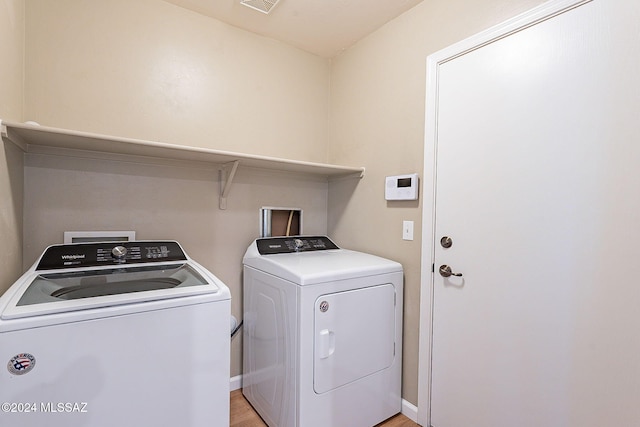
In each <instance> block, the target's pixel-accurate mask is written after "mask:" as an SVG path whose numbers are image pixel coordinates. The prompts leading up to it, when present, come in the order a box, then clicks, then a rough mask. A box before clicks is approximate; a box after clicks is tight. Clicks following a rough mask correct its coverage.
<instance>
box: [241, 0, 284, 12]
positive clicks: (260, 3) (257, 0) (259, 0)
mask: <svg viewBox="0 0 640 427" xmlns="http://www.w3.org/2000/svg"><path fill="white" fill-rule="evenodd" d="M279 1H280V0H241V1H240V4H243V5H245V6H247V7H250V8H251V9H255V10H257V11H260V12H262V13H266V14H268V13H269V12H271V9H273V8H274V7H275V6H276V5H277V4H278V2H279Z"/></svg>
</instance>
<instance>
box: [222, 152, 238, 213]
mask: <svg viewBox="0 0 640 427" xmlns="http://www.w3.org/2000/svg"><path fill="white" fill-rule="evenodd" d="M239 164H240V160H234V161H233V162H229V163H225V164H224V166H223V167H222V169H220V205H219V206H220V209H222V210H225V209H227V196H229V191H231V184H232V183H233V178H234V177H235V176H236V171H237V170H238V165H239ZM229 166H231V170H229V171H228V169H229Z"/></svg>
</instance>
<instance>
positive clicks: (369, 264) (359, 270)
mask: <svg viewBox="0 0 640 427" xmlns="http://www.w3.org/2000/svg"><path fill="white" fill-rule="evenodd" d="M243 263H244V265H246V266H248V267H253V268H255V269H257V270H262V271H264V272H266V273H269V274H273V275H274V276H277V277H280V278H283V279H286V280H288V281H290V282H293V283H296V284H298V285H313V284H317V283H325V282H328V281H334V280H344V279H351V278H354V277H365V276H374V275H379V274H385V273H394V272H402V265H400V264H399V263H397V262H395V261H391V260H388V259H386V258H381V257H378V256H375V255H371V254H366V253H362V252H356V251H351V250H348V249H333V250H321V251H311V252H294V253H280V254H273V255H261V254H260V253H259V252H258V250H257V247H256V244H255V242H254V243H253V244H252V245H251V246H249V248H248V249H247V252H246V254H245V256H244V259H243Z"/></svg>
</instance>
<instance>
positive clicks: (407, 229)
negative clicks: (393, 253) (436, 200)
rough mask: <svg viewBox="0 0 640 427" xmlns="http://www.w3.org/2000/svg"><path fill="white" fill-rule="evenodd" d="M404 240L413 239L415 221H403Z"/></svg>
mask: <svg viewBox="0 0 640 427" xmlns="http://www.w3.org/2000/svg"><path fill="white" fill-rule="evenodd" d="M402 240H413V221H402Z"/></svg>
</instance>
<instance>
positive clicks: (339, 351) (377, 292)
mask: <svg viewBox="0 0 640 427" xmlns="http://www.w3.org/2000/svg"><path fill="white" fill-rule="evenodd" d="M395 305H396V304H395V289H394V287H393V285H391V284H383V285H377V286H372V287H368V288H362V289H356V290H351V291H344V292H338V293H333V294H327V295H321V296H320V297H318V299H316V302H315V315H314V355H315V357H314V372H313V388H314V390H315V392H316V393H319V394H320V393H326V392H328V391H331V390H333V389H335V388H337V387H340V386H342V385H345V384H348V383H351V382H354V381H357V380H358V379H360V378H363V377H366V376H368V375H371V374H374V373H376V372H378V371H381V370H383V369H386V368H388V367H389V366H391V364H392V363H393V358H394V357H395V342H396V337H395V329H396V325H395Z"/></svg>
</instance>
